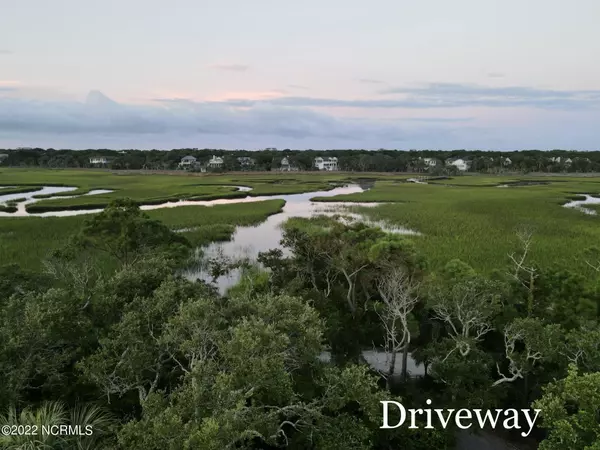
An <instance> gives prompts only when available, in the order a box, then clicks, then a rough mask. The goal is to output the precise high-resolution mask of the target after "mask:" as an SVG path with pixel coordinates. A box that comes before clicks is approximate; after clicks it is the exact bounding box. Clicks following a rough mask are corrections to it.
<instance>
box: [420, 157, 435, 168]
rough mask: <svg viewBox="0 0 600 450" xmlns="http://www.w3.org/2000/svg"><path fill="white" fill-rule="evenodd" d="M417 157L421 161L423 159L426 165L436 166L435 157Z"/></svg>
mask: <svg viewBox="0 0 600 450" xmlns="http://www.w3.org/2000/svg"><path fill="white" fill-rule="evenodd" d="M419 159H420V160H421V161H423V162H424V163H425V165H426V166H427V167H435V166H437V159H435V158H419Z"/></svg>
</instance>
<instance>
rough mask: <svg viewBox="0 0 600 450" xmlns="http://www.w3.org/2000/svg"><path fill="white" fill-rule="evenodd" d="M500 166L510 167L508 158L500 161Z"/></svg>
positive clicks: (510, 161)
mask: <svg viewBox="0 0 600 450" xmlns="http://www.w3.org/2000/svg"><path fill="white" fill-rule="evenodd" d="M502 165H503V166H505V167H506V166H511V165H512V159H510V158H508V157H507V158H504V160H503V161H502Z"/></svg>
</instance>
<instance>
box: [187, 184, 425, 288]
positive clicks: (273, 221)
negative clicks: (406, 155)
mask: <svg viewBox="0 0 600 450" xmlns="http://www.w3.org/2000/svg"><path fill="white" fill-rule="evenodd" d="M364 190H365V189H363V187H361V186H360V185H357V184H356V185H349V186H343V187H337V188H335V189H332V190H330V191H320V192H308V193H304V194H293V195H279V196H277V195H275V196H268V197H253V198H252V199H253V200H254V199H260V201H262V200H271V199H277V198H278V199H282V200H285V202H286V203H285V206H284V207H283V211H282V212H281V213H279V214H274V215H272V216H269V217H268V218H267V219H266V220H265V221H264V222H262V223H260V224H259V225H255V226H247V227H237V228H236V231H235V233H234V234H233V236H232V238H231V240H230V241H227V242H215V243H213V244H210V245H209V246H207V247H205V248H204V249H201V251H202V252H203V253H204V257H205V259H209V258H216V259H221V258H222V257H227V258H230V259H236V260H237V259H247V260H250V261H255V260H256V258H257V257H258V254H259V253H260V252H265V251H268V250H270V249H274V248H280V247H281V245H280V244H279V242H280V241H281V238H282V230H281V226H282V224H283V223H284V222H286V221H287V220H288V219H290V218H292V217H304V218H309V217H313V216H316V215H327V216H334V215H341V216H342V217H340V220H342V221H345V222H349V221H356V220H358V221H362V222H366V223H367V224H369V225H372V226H378V227H380V228H383V229H384V230H386V231H389V232H394V233H401V234H418V233H417V232H415V231H413V230H409V229H406V228H402V227H399V226H393V225H389V224H386V223H383V222H375V221H368V220H366V219H364V218H363V216H361V215H360V214H358V213H356V212H352V210H353V209H354V208H357V207H375V206H378V205H379V204H380V203H349V202H334V203H330V202H312V201H311V200H310V199H311V198H313V197H333V196H336V195H341V194H354V193H360V192H364ZM236 200H237V203H239V202H240V200H244V199H232V200H230V202H231V203H236ZM281 250H282V251H283V252H284V255H286V256H287V255H289V251H288V250H287V249H281ZM185 276H186V277H187V278H189V279H192V280H195V279H198V278H199V279H202V280H205V281H212V277H211V276H210V274H208V273H207V271H206V269H205V267H203V265H202V264H198V265H193V266H192V267H190V268H189V269H188V270H187V271H185ZM240 276H241V270H240V269H235V270H233V271H232V272H231V273H229V274H228V275H226V276H222V277H218V278H217V279H216V280H215V284H216V285H217V287H218V288H219V291H220V292H221V293H225V292H226V291H227V289H228V288H230V287H231V286H233V285H234V284H236V283H237V282H238V281H239V279H240Z"/></svg>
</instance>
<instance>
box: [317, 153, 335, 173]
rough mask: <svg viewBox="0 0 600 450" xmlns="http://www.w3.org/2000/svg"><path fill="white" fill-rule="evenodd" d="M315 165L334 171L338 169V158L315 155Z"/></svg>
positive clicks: (321, 168)
mask: <svg viewBox="0 0 600 450" xmlns="http://www.w3.org/2000/svg"><path fill="white" fill-rule="evenodd" d="M315 167H316V168H317V169H319V170H327V171H330V172H331V171H334V170H338V159H337V158H336V157H335V156H332V157H325V158H322V157H320V156H317V157H316V158H315Z"/></svg>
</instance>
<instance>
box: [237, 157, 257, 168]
mask: <svg viewBox="0 0 600 450" xmlns="http://www.w3.org/2000/svg"><path fill="white" fill-rule="evenodd" d="M237 161H238V163H239V164H240V166H242V167H252V166H253V165H254V164H255V161H254V158H250V157H248V156H240V157H239V158H238V159H237Z"/></svg>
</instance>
